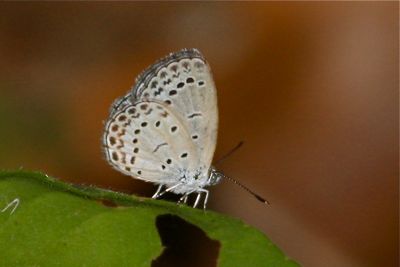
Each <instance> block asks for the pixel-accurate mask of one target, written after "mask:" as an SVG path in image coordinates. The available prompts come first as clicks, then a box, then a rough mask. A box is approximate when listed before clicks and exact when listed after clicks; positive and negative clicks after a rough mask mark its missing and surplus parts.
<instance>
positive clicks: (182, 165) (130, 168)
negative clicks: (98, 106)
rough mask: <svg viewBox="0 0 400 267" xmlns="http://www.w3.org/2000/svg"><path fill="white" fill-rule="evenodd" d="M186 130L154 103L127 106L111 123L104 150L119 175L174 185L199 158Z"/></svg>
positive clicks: (164, 109)
mask: <svg viewBox="0 0 400 267" xmlns="http://www.w3.org/2000/svg"><path fill="white" fill-rule="evenodd" d="M188 138H190V136H189V134H188V131H187V129H186V126H185V125H184V124H183V123H182V122H181V121H180V120H179V119H178V117H177V116H176V115H175V112H174V111H173V110H171V109H169V108H168V107H166V106H165V105H163V104H162V103H157V102H153V101H143V102H137V103H136V104H133V105H127V106H125V108H124V109H122V110H120V111H119V112H117V113H114V114H113V116H112V117H111V118H110V119H109V121H108V123H107V125H106V130H105V135H104V149H105V154H106V157H107V159H108V160H109V162H110V163H111V164H112V165H113V166H114V168H116V169H118V170H119V171H121V172H123V173H125V174H127V175H130V176H134V177H137V178H138V179H142V180H145V181H150V182H157V183H162V184H168V183H174V182H176V181H177V180H178V179H179V174H180V173H181V172H182V171H181V170H183V169H188V168H194V167H195V166H191V164H193V163H194V162H195V161H193V158H192V157H197V155H196V148H195V147H194V145H193V143H191V142H184V141H182V140H187V139H188Z"/></svg>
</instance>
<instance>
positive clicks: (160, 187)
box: [151, 184, 163, 198]
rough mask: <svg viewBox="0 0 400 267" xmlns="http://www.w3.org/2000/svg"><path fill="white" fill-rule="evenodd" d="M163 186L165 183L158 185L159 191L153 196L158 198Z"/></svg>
mask: <svg viewBox="0 0 400 267" xmlns="http://www.w3.org/2000/svg"><path fill="white" fill-rule="evenodd" d="M162 187H163V185H162V184H160V185H159V186H158V188H157V191H156V192H155V193H154V195H153V196H152V197H151V198H158V197H159V195H158V194H160V191H161V189H162Z"/></svg>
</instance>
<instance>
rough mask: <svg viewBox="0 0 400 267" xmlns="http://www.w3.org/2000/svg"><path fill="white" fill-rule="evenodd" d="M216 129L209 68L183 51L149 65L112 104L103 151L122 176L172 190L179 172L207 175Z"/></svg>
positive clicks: (195, 54)
mask: <svg viewBox="0 0 400 267" xmlns="http://www.w3.org/2000/svg"><path fill="white" fill-rule="evenodd" d="M217 124H218V110H217V97H216V90H215V85H214V81H213V79H212V75H211V71H210V68H209V66H208V65H207V63H206V62H205V60H204V58H203V57H202V55H201V54H200V53H199V52H198V51H197V50H194V49H191V50H182V51H180V52H177V53H174V54H171V55H170V56H168V57H167V58H165V59H162V60H160V61H159V62H157V63H155V64H154V65H152V66H151V67H150V68H149V69H147V70H146V71H145V72H144V73H143V74H142V75H140V76H139V77H138V78H137V80H136V84H135V86H134V87H133V89H132V91H131V92H129V93H128V94H127V95H126V96H124V97H123V98H121V99H119V100H117V101H116V102H115V103H114V105H113V107H112V110H111V114H110V118H109V119H108V121H107V123H106V127H105V134H104V140H103V144H104V150H105V154H106V157H107V159H108V160H109V162H110V163H111V164H112V166H113V167H115V168H116V169H118V170H120V171H122V172H123V173H125V174H127V175H130V176H133V177H135V178H137V179H141V180H145V181H149V182H154V183H159V184H174V183H176V182H177V181H178V180H179V179H180V178H181V177H179V176H180V175H181V174H182V173H183V172H187V173H195V172H198V171H199V170H200V171H201V172H205V173H208V170H209V168H210V165H211V161H212V158H213V154H214V150H215V145H216V138H217Z"/></svg>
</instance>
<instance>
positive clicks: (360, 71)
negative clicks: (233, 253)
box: [0, 2, 399, 266]
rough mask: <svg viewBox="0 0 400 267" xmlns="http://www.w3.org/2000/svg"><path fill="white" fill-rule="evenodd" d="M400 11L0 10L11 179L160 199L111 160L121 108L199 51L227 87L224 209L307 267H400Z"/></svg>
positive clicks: (0, 132) (0, 145)
mask: <svg viewBox="0 0 400 267" xmlns="http://www.w3.org/2000/svg"><path fill="white" fill-rule="evenodd" d="M398 7H399V6H398V3H397V2H341V3H334V2H331V3H325V2H303V3H299V2H297V3H290V2H286V3H267V2H265V3H200V2H197V3H194V2H192V3H189V2H182V3H46V4H43V3H0V127H1V128H0V168H1V169H16V168H19V167H23V168H24V169H32V170H42V171H44V172H46V173H48V174H50V175H53V176H55V177H59V178H61V179H64V180H69V181H72V182H76V183H85V184H96V185H99V186H102V187H107V188H113V189H117V190H121V191H124V192H129V193H136V194H139V195H143V196H150V195H151V194H152V191H153V190H154V187H153V186H151V185H150V184H146V183H143V182H140V181H135V180H133V179H130V178H129V177H126V176H123V175H121V174H119V173H118V172H116V171H114V170H112V169H111V168H110V167H109V166H108V164H107V163H106V162H105V161H104V160H103V156H102V153H101V150H100V138H101V134H102V121H103V120H105V119H106V118H107V115H108V109H109V106H110V105H111V103H112V101H113V100H114V99H115V98H116V97H118V96H121V95H122V94H124V93H125V92H126V91H127V90H128V89H129V88H130V86H131V85H132V83H133V80H134V77H135V76H136V75H137V74H138V73H139V72H141V71H142V70H143V69H144V68H145V67H147V66H148V65H150V64H152V63H153V62H154V61H155V60H156V59H158V58H160V57H162V56H164V55H166V54H167V53H169V52H172V51H176V50H179V49H181V48H184V47H196V48H199V49H200V50H201V51H202V52H203V54H204V55H205V56H206V58H207V59H208V61H209V62H210V65H211V67H212V69H213V73H214V78H215V81H216V84H217V88H218V95H219V110H220V130H219V141H218V147H217V151H216V158H218V157H220V156H221V155H223V154H224V153H225V152H226V151H228V150H229V149H230V148H232V147H233V146H235V145H236V144H237V143H238V142H239V141H240V140H244V141H245V145H244V147H243V148H241V149H240V150H239V151H237V152H236V153H235V154H234V155H232V156H231V157H230V158H229V159H227V160H226V161H224V162H223V163H222V164H221V165H220V166H219V169H222V170H224V171H225V172H226V173H227V174H229V175H231V176H232V177H234V178H236V179H238V180H239V181H241V182H243V183H244V184H246V185H247V186H249V187H250V188H252V189H254V190H255V191H257V192H259V193H260V194H261V195H263V196H266V197H267V198H268V199H269V200H270V202H272V205H271V206H270V207H265V206H263V205H262V204H260V203H259V202H257V201H256V200H255V199H253V198H252V197H251V196H250V195H248V194H247V193H246V192H244V191H242V190H240V189H239V188H238V187H236V186H235V185H232V184H231V183H229V182H226V181H225V182H223V183H222V184H221V185H219V186H217V187H215V188H213V189H212V194H211V198H210V204H209V209H212V210H216V211H220V212H223V213H227V214H231V215H233V216H237V217H239V218H242V219H243V220H245V221H246V222H247V223H249V224H252V225H254V226H256V227H258V228H259V229H261V230H262V231H263V232H265V233H266V234H267V235H268V236H269V237H270V238H271V239H272V240H273V241H274V242H275V243H276V244H277V245H278V246H279V247H281V248H282V249H283V250H284V251H285V252H286V253H287V255H288V256H290V257H292V258H294V259H295V260H296V261H298V262H299V263H301V264H303V265H304V266H397V265H398V249H399V248H398V189H399V184H398V81H399V80H398V71H399V69H398V59H399V55H398V34H399V32H398V30H399V28H398Z"/></svg>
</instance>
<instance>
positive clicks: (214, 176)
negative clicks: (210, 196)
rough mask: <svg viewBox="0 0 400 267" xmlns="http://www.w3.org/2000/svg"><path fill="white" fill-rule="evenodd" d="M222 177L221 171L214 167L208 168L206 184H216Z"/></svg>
mask: <svg viewBox="0 0 400 267" xmlns="http://www.w3.org/2000/svg"><path fill="white" fill-rule="evenodd" d="M223 177H224V174H223V173H222V172H219V171H217V170H216V169H214V167H211V169H210V175H209V176H208V179H207V185H216V184H219V183H220V182H221V179H222V178H223Z"/></svg>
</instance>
